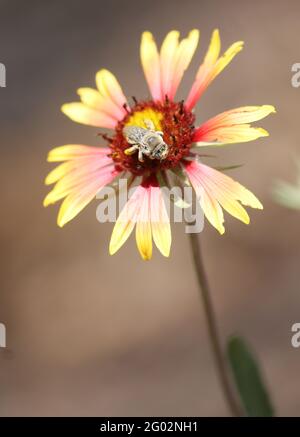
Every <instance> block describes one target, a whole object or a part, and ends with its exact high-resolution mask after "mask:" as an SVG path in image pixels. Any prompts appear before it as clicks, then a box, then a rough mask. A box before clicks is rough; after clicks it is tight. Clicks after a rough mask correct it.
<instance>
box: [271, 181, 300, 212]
mask: <svg viewBox="0 0 300 437" xmlns="http://www.w3.org/2000/svg"><path fill="white" fill-rule="evenodd" d="M273 198H274V200H275V201H276V202H277V203H279V204H280V205H281V206H285V207H286V208H291V209H300V184H299V185H292V184H289V183H288V182H283V181H277V182H276V183H275V185H274V187H273Z"/></svg>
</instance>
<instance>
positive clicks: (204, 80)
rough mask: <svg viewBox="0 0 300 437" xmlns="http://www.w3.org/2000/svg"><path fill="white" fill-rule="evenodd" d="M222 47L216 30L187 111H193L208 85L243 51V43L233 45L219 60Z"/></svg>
mask: <svg viewBox="0 0 300 437" xmlns="http://www.w3.org/2000/svg"><path fill="white" fill-rule="evenodd" d="M220 47H221V43H220V35H219V31H218V29H216V30H214V32H213V34H212V38H211V42H210V45H209V48H208V51H207V53H206V56H205V58H204V62H203V64H202V65H201V66H200V67H199V70H198V72H197V74H196V79H195V82H194V84H193V86H192V88H191V91H190V93H189V95H188V98H187V100H186V103H185V105H186V107H187V109H189V110H191V109H192V108H193V107H194V106H195V104H196V103H197V101H198V100H199V99H200V97H201V95H202V94H203V92H204V91H205V90H206V88H207V87H208V85H209V84H210V83H211V82H212V81H213V80H214V79H215V77H216V76H217V75H218V74H219V73H221V71H222V70H223V69H224V68H225V67H226V66H227V65H228V64H229V63H230V62H231V60H232V59H233V58H234V57H235V55H236V54H237V53H238V52H240V51H241V50H242V48H243V42H242V41H238V42H236V43H234V44H232V45H231V46H230V47H229V49H228V50H226V52H225V53H224V54H223V56H221V57H220V58H218V56H219V53H220Z"/></svg>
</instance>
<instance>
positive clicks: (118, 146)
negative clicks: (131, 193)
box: [110, 99, 195, 175]
mask: <svg viewBox="0 0 300 437" xmlns="http://www.w3.org/2000/svg"><path fill="white" fill-rule="evenodd" d="M148 108H151V109H153V110H154V111H158V112H160V113H161V114H162V120H161V126H162V131H163V133H164V136H163V140H164V142H165V143H166V144H167V145H168V147H169V153H168V156H167V157H166V158H165V159H164V160H162V161H160V160H157V159H150V158H148V157H147V156H145V157H144V162H140V161H139V160H138V154H137V153H134V154H133V155H129V156H128V155H126V154H125V153H124V151H125V150H126V149H128V147H130V144H128V142H127V141H126V138H125V137H124V135H123V128H124V126H125V125H126V123H127V122H128V120H129V118H130V117H131V116H132V115H133V114H134V113H135V112H140V111H143V110H145V109H148ZM194 121H195V116H194V114H193V113H192V112H191V111H188V110H187V109H186V108H185V106H184V102H177V103H176V102H171V101H169V100H168V99H166V101H165V102H164V103H160V102H153V101H145V102H136V104H135V106H134V107H133V108H131V109H130V110H129V109H128V113H127V115H126V116H125V118H124V119H123V120H122V121H120V122H119V123H118V125H117V127H116V130H115V135H114V137H113V138H112V139H110V147H111V149H112V152H111V157H112V159H113V160H114V162H115V165H116V168H117V169H118V170H128V171H130V172H131V173H133V174H134V175H146V174H149V173H155V172H157V171H159V170H167V169H169V168H174V167H176V166H177V165H178V163H179V161H181V160H182V158H184V157H186V156H187V155H188V154H189V150H190V148H191V145H192V137H193V132H194Z"/></svg>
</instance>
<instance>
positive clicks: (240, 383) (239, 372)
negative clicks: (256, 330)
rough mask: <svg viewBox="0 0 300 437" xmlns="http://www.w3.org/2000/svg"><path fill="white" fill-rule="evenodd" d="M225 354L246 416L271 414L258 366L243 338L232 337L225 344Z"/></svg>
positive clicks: (272, 411) (268, 415)
mask: <svg viewBox="0 0 300 437" xmlns="http://www.w3.org/2000/svg"><path fill="white" fill-rule="evenodd" d="M227 354H228V358H229V362H230V365H231V369H232V372H233V376H234V381H235V383H236V386H237V389H238V392H239V395H240V398H241V400H242V403H243V405H244V408H245V411H246V413H247V416H250V417H271V416H273V415H274V410H273V407H272V404H271V401H270V398H269V396H268V393H267V390H266V388H265V386H264V383H263V379H262V376H261V373H260V370H259V366H258V364H257V362H256V360H255V358H254V357H253V355H252V353H251V352H250V351H249V349H248V347H247V346H246V344H245V342H244V341H243V339H241V338H239V337H232V338H231V339H230V340H229V341H228V344H227Z"/></svg>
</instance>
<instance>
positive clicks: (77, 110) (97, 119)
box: [61, 102, 116, 129]
mask: <svg viewBox="0 0 300 437" xmlns="http://www.w3.org/2000/svg"><path fill="white" fill-rule="evenodd" d="M61 110H62V112H63V113H64V114H65V115H66V116H67V117H69V118H70V119H71V120H73V121H76V122H77V123H82V124H86V125H88V126H95V127H103V128H108V129H113V128H114V127H115V125H116V119H114V118H112V117H111V116H109V115H107V114H106V113H105V112H100V111H98V110H95V109H91V108H90V107H88V106H86V105H85V104H83V103H79V102H74V103H65V104H64V105H63V106H62V107H61Z"/></svg>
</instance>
